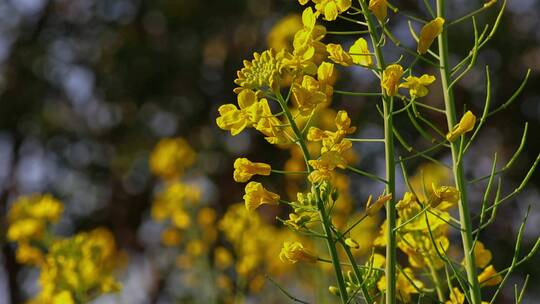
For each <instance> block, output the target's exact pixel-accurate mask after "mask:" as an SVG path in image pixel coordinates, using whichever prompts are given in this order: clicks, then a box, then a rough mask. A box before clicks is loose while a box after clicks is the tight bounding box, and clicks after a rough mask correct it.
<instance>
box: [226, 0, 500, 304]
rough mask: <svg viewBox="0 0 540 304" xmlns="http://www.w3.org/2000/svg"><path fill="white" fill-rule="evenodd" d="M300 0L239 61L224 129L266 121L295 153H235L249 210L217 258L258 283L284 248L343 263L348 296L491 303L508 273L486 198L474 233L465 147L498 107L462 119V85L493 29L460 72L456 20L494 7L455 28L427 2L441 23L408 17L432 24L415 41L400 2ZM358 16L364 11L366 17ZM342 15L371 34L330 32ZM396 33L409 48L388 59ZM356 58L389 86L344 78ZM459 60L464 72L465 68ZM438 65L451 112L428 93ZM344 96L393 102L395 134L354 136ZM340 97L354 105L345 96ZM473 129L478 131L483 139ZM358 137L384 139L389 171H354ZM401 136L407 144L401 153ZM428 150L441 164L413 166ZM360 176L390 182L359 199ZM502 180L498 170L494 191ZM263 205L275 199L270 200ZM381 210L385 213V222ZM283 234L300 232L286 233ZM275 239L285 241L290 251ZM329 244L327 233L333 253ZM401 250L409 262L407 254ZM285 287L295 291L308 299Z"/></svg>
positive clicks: (287, 259)
mask: <svg viewBox="0 0 540 304" xmlns="http://www.w3.org/2000/svg"><path fill="white" fill-rule="evenodd" d="M298 2H299V4H301V5H302V6H303V7H304V8H303V11H302V14H301V17H300V16H296V17H294V16H287V17H285V18H284V19H283V20H282V21H280V22H278V23H277V24H276V26H275V27H274V28H273V29H272V30H271V31H270V34H269V38H268V42H269V45H270V48H269V49H267V50H263V51H262V52H255V53H254V54H253V58H252V59H250V60H244V62H243V67H242V68H241V69H240V70H239V71H238V73H237V78H236V80H235V84H236V85H237V86H238V87H236V88H235V89H234V90H233V92H234V93H235V94H237V97H236V99H237V102H236V103H234V104H233V103H230V104H225V105H221V106H220V107H219V109H218V117H217V118H216V124H217V125H218V127H219V128H221V129H222V130H225V131H229V132H230V133H231V135H232V136H236V135H238V134H240V133H242V132H245V131H247V130H248V129H254V130H255V131H257V132H259V133H261V134H262V136H263V137H264V138H265V139H266V141H267V142H268V143H269V144H271V145H275V146H276V148H278V149H287V150H288V151H289V153H290V158H289V159H288V160H287V161H286V162H285V163H284V165H283V167H282V168H279V167H276V166H275V165H274V164H270V163H267V162H265V161H264V160H262V159H258V158H257V159H255V158H253V159H247V158H245V157H239V158H237V159H236V160H235V161H234V165H233V166H232V167H233V168H234V173H233V178H234V180H235V181H236V182H238V183H247V184H246V185H245V188H244V191H245V194H244V195H243V199H244V208H241V207H240V205H239V204H237V205H234V207H231V208H230V209H229V210H228V211H227V213H226V214H225V216H224V218H223V219H222V220H221V221H220V224H219V225H220V230H221V231H222V232H223V233H224V234H225V235H226V238H227V240H228V241H229V242H230V243H231V244H232V246H231V249H232V250H231V253H230V254H229V255H227V254H225V252H227V251H226V249H220V251H219V254H218V252H217V251H216V258H217V259H218V260H219V261H220V263H224V264H227V265H229V267H232V265H233V263H232V262H231V260H234V258H232V256H235V258H236V260H237V261H236V264H235V267H236V269H235V272H236V273H238V274H239V275H240V276H242V277H243V278H245V279H247V280H250V279H249V278H253V277H254V276H255V277H256V276H257V275H256V274H255V273H256V270H255V271H254V269H265V268H264V267H263V266H261V265H273V264H272V263H273V262H272V261H271V260H270V259H267V258H266V253H267V252H269V251H267V252H265V253H261V250H260V248H263V247H264V248H270V249H269V250H271V252H272V254H273V257H274V259H275V257H278V258H279V260H281V261H282V262H283V263H284V264H286V265H289V266H290V264H295V265H296V267H305V268H306V269H307V268H308V267H318V268H321V269H323V271H333V273H334V275H335V282H330V284H329V285H330V286H329V288H328V290H329V292H330V293H331V294H334V295H336V296H338V297H339V298H340V300H341V303H349V302H351V301H353V300H356V301H364V302H365V303H369V304H373V303H396V302H402V303H411V302H413V301H415V300H417V299H418V300H420V299H421V298H423V297H430V298H432V299H435V298H437V300H438V302H439V303H445V302H446V303H447V304H448V303H450V304H453V303H466V300H468V301H470V302H471V303H473V304H481V303H484V302H482V301H481V298H482V290H481V288H486V287H490V286H496V287H497V288H500V286H501V284H503V283H504V281H505V278H503V276H502V272H498V271H496V270H495V267H494V266H493V265H492V264H491V259H492V253H491V252H490V251H489V250H488V249H487V248H486V247H485V246H484V244H483V243H482V242H481V241H479V240H478V233H479V230H482V229H483V228H485V227H483V226H482V225H483V224H484V223H483V221H484V220H485V219H484V215H485V214H484V213H485V211H486V210H485V208H486V206H482V210H481V212H482V214H481V216H480V227H479V228H478V229H477V230H476V231H474V230H473V229H472V224H471V222H472V221H471V215H470V210H469V203H470V202H469V199H468V196H467V193H466V192H467V185H466V181H465V177H464V173H463V172H464V170H463V168H462V167H463V159H462V157H463V155H464V154H465V152H466V150H467V149H468V148H469V146H470V144H471V142H472V140H473V139H474V138H475V137H476V135H477V131H478V130H479V128H480V127H481V126H482V124H483V123H484V121H485V119H486V117H489V114H488V112H489V111H487V110H485V111H484V113H483V115H482V118H481V121H480V123H479V124H476V116H475V115H474V114H473V112H472V111H465V113H464V114H463V116H462V117H461V119H459V120H457V117H456V116H457V113H456V112H457V111H456V109H455V100H454V96H453V94H452V92H451V90H452V87H453V86H454V85H455V83H456V82H457V81H459V80H460V78H461V77H463V75H465V74H466V73H467V72H468V70H469V69H470V67H471V66H472V64H473V63H474V60H475V59H476V58H475V56H476V55H477V54H476V52H477V51H478V49H477V48H479V47H480V45H482V44H481V42H484V41H487V39H489V38H486V37H487V36H484V34H485V33H483V34H481V35H480V38H479V37H478V35H476V36H477V37H475V39H479V40H476V41H475V49H473V50H472V51H471V54H469V57H471V59H470V66H467V67H466V63H467V60H468V59H469V57H467V58H466V59H467V60H464V61H462V62H461V63H459V64H458V65H457V66H456V67H454V68H453V69H452V68H450V67H449V63H448V62H449V60H448V58H447V57H448V50H447V45H446V43H447V37H446V35H447V33H446V30H447V29H448V27H449V26H450V25H452V24H453V23H458V22H461V21H463V20H466V19H468V18H471V17H473V16H474V15H476V14H478V13H480V12H481V11H483V10H484V9H487V8H489V7H491V6H492V5H493V4H494V3H492V2H490V3H489V4H486V5H485V6H484V7H482V8H481V9H479V10H478V11H475V12H473V13H471V15H466V16H465V17H462V19H457V20H455V21H452V22H450V24H448V23H447V22H446V20H445V16H444V9H443V8H441V7H439V6H440V5H441V3H444V2H440V1H437V6H438V7H437V10H436V12H437V14H435V10H433V9H432V8H431V6H430V4H429V3H428V2H424V4H425V5H426V6H427V11H429V12H430V15H431V16H430V17H429V19H428V20H424V19H422V18H420V17H415V16H413V15H410V14H408V13H404V14H403V15H404V16H405V17H406V18H408V19H409V21H411V22H418V23H420V24H421V29H420V32H419V33H417V32H415V30H414V27H413V26H410V32H411V35H412V37H413V38H414V39H415V40H416V42H417V45H416V50H414V49H410V48H409V47H408V46H407V45H405V44H403V43H401V42H400V41H399V40H398V38H396V37H395V36H394V35H393V34H392V32H391V30H392V28H391V27H389V26H388V25H389V19H390V18H392V17H393V14H400V10H399V9H398V8H397V7H395V6H394V5H393V4H391V3H388V2H387V1H386V0H359V1H358V4H359V5H360V7H357V4H355V3H352V1H348V0H347V1H345V0H311V1H310V0H299V1H298ZM356 16H361V17H363V18H362V19H361V20H356ZM337 19H341V20H344V22H351V23H354V24H355V26H363V27H365V28H366V30H360V31H355V30H353V31H343V32H341V31H333V30H327V26H328V27H331V26H332V21H335V20H337ZM473 21H475V20H474V19H473ZM474 24H475V28H476V23H474ZM330 35H343V36H345V35H350V36H352V37H354V38H353V39H349V40H348V41H346V42H344V43H340V42H336V40H333V39H327V38H328V37H327V36H330ZM343 36H341V37H343ZM482 39H484V40H482ZM389 43H393V44H394V45H395V46H396V47H397V48H399V49H401V50H405V53H404V55H403V56H401V57H400V58H399V59H397V60H396V61H393V62H389V61H388V60H384V55H385V52H383V46H386V45H387V44H389ZM435 45H437V47H436V46H435ZM436 48H437V50H435V49H436ZM437 52H438V53H437ZM405 55H411V56H413V57H414V60H411V62H412V63H410V62H408V61H407V60H404V59H403V57H404V56H405ZM436 61H438V62H436ZM386 62H389V63H388V64H386ZM420 63H424V64H427V65H428V66H429V67H430V68H431V69H424V71H427V72H428V73H421V74H417V73H415V70H416V67H417V65H420ZM348 67H349V68H350V67H354V68H355V69H366V70H369V71H370V72H372V73H373V74H374V75H375V77H376V78H375V79H376V82H377V83H378V90H377V92H348V91H344V90H340V89H337V88H335V85H336V79H337V75H338V72H340V71H339V69H342V68H348ZM460 69H465V70H464V71H463V72H462V74H460V73H459V71H460ZM430 71H438V72H439V74H440V77H441V79H440V81H439V82H440V84H441V85H442V88H443V91H444V92H443V94H442V96H443V98H444V101H445V105H444V106H445V108H444V109H440V108H438V107H437V106H434V105H430V104H426V103H424V101H423V98H425V97H426V96H428V95H429V94H430V91H431V90H432V89H433V85H434V84H435V82H436V81H437V78H436V77H435V76H434V75H432V74H430V73H429V72H430ZM335 95H349V96H362V98H366V99H367V98H369V97H370V96H376V97H377V98H378V99H380V101H381V107H377V109H378V112H379V114H380V116H381V118H382V119H383V121H384V123H383V126H382V127H383V131H384V132H383V133H384V138H380V139H362V138H355V137H354V136H355V133H356V131H357V127H356V126H355V123H356V122H354V117H352V116H351V115H350V113H349V112H347V111H346V110H344V109H334V108H333V107H332V106H333V104H334V102H333V100H334V98H335ZM401 102H402V106H401V107H400V105H401ZM340 107H343V108H347V107H346V105H341V104H340ZM487 107H489V104H488V105H487ZM424 111H433V112H436V113H440V114H444V115H445V116H446V119H447V126H448V131H447V132H445V131H442V130H441V129H440V127H439V126H438V123H437V122H432V121H430V120H429V119H428V118H426V117H425V116H424V114H423V112H424ZM497 111H498V110H497ZM401 113H406V114H407V116H408V117H407V118H408V119H409V121H410V122H411V124H412V126H413V127H414V128H415V129H416V130H417V131H418V133H419V134H420V135H422V137H424V138H425V139H427V140H428V141H429V144H432V145H433V146H432V147H431V148H429V149H426V150H421V149H417V148H415V147H414V146H413V145H410V144H409V143H407V142H406V139H405V138H404V136H402V135H401V130H400V129H397V128H396V127H395V125H394V122H393V120H394V117H397V116H399V115H400V114H401ZM469 132H472V134H473V135H472V136H471V137H470V139H468V135H469V134H468V133H469ZM458 139H460V140H458ZM355 142H365V143H369V142H373V143H377V142H380V143H382V144H384V149H385V155H384V157H385V165H386V176H385V177H381V176H378V175H377V174H373V173H370V172H367V171H364V170H361V169H359V168H356V167H355V166H356V165H357V161H358V159H359V157H358V151H359V149H356V148H353V143H355ZM397 142H399V143H400V144H401V146H403V148H404V151H401V150H399V149H398V147H399V146H398V145H397ZM440 148H449V149H450V150H451V152H452V153H451V155H452V164H451V166H448V165H447V164H445V163H443V162H441V161H440V160H438V159H437V158H436V157H433V156H431V155H430V154H429V153H432V152H433V151H438V149H440ZM360 151H361V150H360ZM407 153H409V155H408V156H405V155H406V154H407ZM417 158H424V159H426V160H428V161H429V162H428V163H426V164H422V165H420V166H419V167H418V174H416V175H414V176H408V174H407V171H408V166H410V165H411V164H410V163H409V161H410V160H412V159H417ZM397 165H399V166H401V168H402V173H403V177H404V182H405V186H406V188H407V190H406V191H403V193H401V194H400V193H398V192H399V190H397V189H396V188H397V186H396V185H398V183H397V182H396V176H395V175H396V172H395V168H396V166H397ZM446 167H449V168H446ZM494 168H495V167H494ZM351 173H354V174H357V175H360V176H362V177H363V178H370V179H372V180H374V181H376V182H380V183H383V184H384V186H385V190H383V191H382V192H381V190H377V193H374V191H371V190H369V189H366V190H365V191H368V192H371V193H372V194H371V195H369V197H368V199H367V203H366V205H365V208H364V209H363V210H362V209H361V208H359V207H358V206H359V204H358V203H357V201H358V199H357V198H355V197H353V196H352V195H351V191H350V190H351V189H350V184H351V180H350V175H349V174H351ZM282 175H284V180H285V187H284V189H282V190H281V191H280V189H279V188H277V187H276V185H277V184H279V183H270V180H271V179H273V178H275V177H276V176H282ZM492 180H493V175H492V176H491V178H490V186H488V192H489V189H490V187H491V182H492ZM363 190H364V189H363ZM374 195H375V196H374ZM497 195H498V194H497ZM374 197H376V198H374ZM486 198H487V195H486V197H484V200H486ZM263 205H268V206H267V207H264V208H261V206H263ZM279 205H281V206H284V207H285V208H287V211H286V212H287V216H285V217H283V218H282V217H281V214H282V212H284V211H282V208H278V206H279ZM493 208H495V210H494V211H492V212H495V211H496V205H494V206H492V207H489V209H493ZM262 209H265V210H262ZM456 209H458V210H456ZM268 210H270V211H268ZM382 210H385V213H386V220H384V221H382V222H380V220H379V217H378V216H379V214H381V213H382ZM266 212H269V213H271V214H273V215H276V214H278V215H277V216H276V218H277V220H278V222H279V223H280V224H281V225H283V226H280V228H278V227H274V226H271V225H268V224H267V223H265V222H264V221H261V217H262V216H261V215H262V214H265V213H266ZM456 213H458V214H459V218H456V217H455V214H456ZM493 214H495V213H493ZM493 216H494V215H493ZM491 220H492V219H489V220H488V221H491ZM262 223H264V224H262ZM253 227H255V228H253ZM282 230H285V231H288V233H286V234H285V233H281V231H282ZM377 230H378V233H377ZM245 231H249V232H250V233H245ZM278 231H279V232H278ZM453 231H459V233H460V234H461V236H462V238H461V239H462V247H463V255H462V258H463V262H462V263H459V262H456V259H457V258H459V255H457V254H456V252H458V251H459V246H458V245H457V244H453V243H452V242H451V241H452V239H453ZM284 235H286V237H283V236H284ZM473 235H474V237H473ZM319 241H321V242H319ZM276 243H281V244H282V245H281V246H280V248H279V250H278V251H275V250H277V249H276V247H275V244H276ZM320 243H326V249H324V247H325V246H321V244H320ZM379 248H381V249H384V251H385V255H383V254H381V253H379V252H378V251H379ZM398 251H399V255H403V256H405V257H406V259H401V258H399V259H398V258H397V257H398ZM226 256H227V257H228V258H225V257H226ZM224 261H226V262H227V263H225V262H224ZM263 261H264V262H263ZM360 261H362V262H360ZM308 264H309V265H310V266H308ZM267 271H268V270H267ZM450 271H453V272H454V273H453V275H452V273H451V272H450ZM443 272H444V274H445V276H444V277H443V276H442V274H443ZM463 273H465V274H466V276H465V278H463ZM255 281H257V280H254V279H253V281H252V282H255ZM278 287H279V286H278ZM280 289H281V291H284V294H285V295H286V296H288V297H290V298H291V299H292V300H295V301H296V300H298V299H297V298H295V297H293V296H291V294H290V293H288V292H287V291H286V290H284V289H283V288H282V287H280ZM498 292H499V290H497V292H496V293H495V296H496V295H497V294H498ZM379 298H380V299H379ZM299 302H302V301H299Z"/></svg>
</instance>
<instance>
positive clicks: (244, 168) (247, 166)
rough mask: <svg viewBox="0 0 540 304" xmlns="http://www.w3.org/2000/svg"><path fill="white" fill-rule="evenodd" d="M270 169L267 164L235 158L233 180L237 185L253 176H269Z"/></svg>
mask: <svg viewBox="0 0 540 304" xmlns="http://www.w3.org/2000/svg"><path fill="white" fill-rule="evenodd" d="M271 170H272V168H271V167H270V165H269V164H265V163H254V162H251V161H250V160H249V159H247V158H237V159H236V160H235V161H234V174H233V177H234V180H235V181H236V182H238V183H245V182H247V181H248V180H249V179H251V177H252V176H253V175H257V174H258V175H270V172H271Z"/></svg>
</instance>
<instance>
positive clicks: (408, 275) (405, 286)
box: [377, 267, 424, 303]
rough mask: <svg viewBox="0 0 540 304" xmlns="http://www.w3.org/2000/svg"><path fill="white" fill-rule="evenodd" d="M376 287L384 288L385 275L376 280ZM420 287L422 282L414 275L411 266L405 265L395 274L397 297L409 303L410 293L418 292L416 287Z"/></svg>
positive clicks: (422, 284)
mask: <svg viewBox="0 0 540 304" xmlns="http://www.w3.org/2000/svg"><path fill="white" fill-rule="evenodd" d="M413 284H414V285H413ZM377 288H378V289H379V290H380V291H385V290H386V277H385V276H384V275H383V276H382V277H381V279H380V280H379V281H378V282H377ZM422 288H424V283H422V281H420V280H418V279H416V278H415V277H414V272H413V270H412V269H411V268H409V267H406V268H404V269H403V270H402V271H399V273H398V274H397V280H396V289H397V290H399V292H398V297H399V299H400V300H401V301H403V302H405V303H410V302H411V294H416V293H418V289H420V290H422Z"/></svg>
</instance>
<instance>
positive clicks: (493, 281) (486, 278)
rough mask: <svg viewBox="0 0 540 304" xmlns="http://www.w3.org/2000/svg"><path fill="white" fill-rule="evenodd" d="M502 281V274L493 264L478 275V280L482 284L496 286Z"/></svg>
mask: <svg viewBox="0 0 540 304" xmlns="http://www.w3.org/2000/svg"><path fill="white" fill-rule="evenodd" d="M501 281H502V276H501V275H500V274H498V273H497V271H496V270H495V267H493V265H489V266H488V267H486V268H485V269H484V270H483V271H482V273H480V274H479V275H478V282H480V285H481V286H495V285H498V284H499V283H500V282H501Z"/></svg>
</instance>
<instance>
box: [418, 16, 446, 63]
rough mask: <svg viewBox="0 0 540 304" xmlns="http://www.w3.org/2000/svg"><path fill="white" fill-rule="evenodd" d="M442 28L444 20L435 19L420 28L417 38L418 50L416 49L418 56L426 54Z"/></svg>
mask: <svg viewBox="0 0 540 304" xmlns="http://www.w3.org/2000/svg"><path fill="white" fill-rule="evenodd" d="M443 26H444V19H443V18H441V17H437V18H435V19H433V20H431V21H430V22H428V23H427V24H426V25H424V26H423V27H422V30H420V37H418V48H417V49H416V50H417V52H418V54H425V53H427V51H428V49H429V47H430V46H431V44H432V43H433V41H434V40H435V38H437V36H439V35H440V34H441V33H442V30H443Z"/></svg>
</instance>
